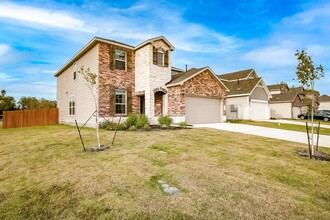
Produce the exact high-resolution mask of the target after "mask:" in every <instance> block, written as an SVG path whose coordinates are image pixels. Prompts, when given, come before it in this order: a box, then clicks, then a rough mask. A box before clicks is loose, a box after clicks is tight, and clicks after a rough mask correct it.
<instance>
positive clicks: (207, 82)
mask: <svg viewBox="0 0 330 220" xmlns="http://www.w3.org/2000/svg"><path fill="white" fill-rule="evenodd" d="M225 94H226V91H225V87H224V86H223V85H222V84H221V83H220V82H219V81H218V79H216V78H215V76H214V75H213V74H212V73H211V72H210V71H209V70H205V71H204V72H203V73H200V74H198V75H197V76H195V77H193V78H191V79H189V80H188V81H186V82H185V83H184V84H183V85H182V86H180V85H179V86H173V87H169V88H168V113H169V115H170V116H184V115H185V95H196V96H205V97H214V98H221V99H223V98H224V97H225Z"/></svg>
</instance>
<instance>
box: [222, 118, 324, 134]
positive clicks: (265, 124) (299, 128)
mask: <svg viewBox="0 0 330 220" xmlns="http://www.w3.org/2000/svg"><path fill="white" fill-rule="evenodd" d="M228 122H230V123H238V124H247V125H255V126H261V127H267V128H278V129H284V130H290V131H300V132H305V133H306V126H304V125H295V124H287V123H278V122H265V121H251V120H237V121H234V120H228ZM309 129H310V130H309V131H311V129H312V128H311V126H309ZM314 133H315V134H316V126H315V127H314ZM320 134H323V135H330V129H329V128H322V127H320Z"/></svg>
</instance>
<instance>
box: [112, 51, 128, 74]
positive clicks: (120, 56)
mask: <svg viewBox="0 0 330 220" xmlns="http://www.w3.org/2000/svg"><path fill="white" fill-rule="evenodd" d="M115 62H116V69H117V70H126V52H125V51H123V50H118V49H116V50H115Z"/></svg>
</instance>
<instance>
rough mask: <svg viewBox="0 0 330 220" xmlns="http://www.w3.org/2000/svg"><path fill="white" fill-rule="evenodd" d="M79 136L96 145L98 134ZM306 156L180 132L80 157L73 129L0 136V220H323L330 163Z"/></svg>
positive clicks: (133, 139)
mask: <svg viewBox="0 0 330 220" xmlns="http://www.w3.org/2000/svg"><path fill="white" fill-rule="evenodd" d="M112 135H113V132H112V131H102V132H101V137H102V140H103V143H107V144H109V143H110V142H111V138H112ZM83 136H84V137H85V138H86V142H87V143H86V144H87V145H88V146H92V145H94V144H95V143H96V140H95V135H94V130H93V129H86V130H84V131H83ZM302 147H305V146H302V145H301V144H296V143H292V142H285V141H280V140H275V139H267V138H262V137H255V136H249V135H243V134H240V135H237V133H229V132H224V131H216V130H212V129H184V130H174V131H171V130H165V131H155V132H127V131H120V132H118V134H117V140H116V143H115V145H114V146H113V148H112V149H110V150H107V151H104V152H97V153H83V152H82V147H81V145H80V141H79V139H78V136H77V132H76V130H75V128H73V127H69V126H63V125H58V126H44V127H31V128H19V129H7V130H3V129H0V155H1V158H0V219H38V218H39V219H48V218H57V219H62V218H66V219H68V218H69V219H81V218H83V219H93V218H100V219H112V218H119V219H228V218H230V219H232V218H237V219H238V218H244V219H265V218H266V219H274V218H275V219H276V218H279V219H283V218H288V219H306V218H307V219H327V218H328V216H329V215H330V208H329V207H330V199H329V198H330V187H329V186H330V185H329V173H330V163H329V162H324V161H315V160H309V159H307V158H302V157H299V156H297V154H296V151H297V150H298V149H301V148H302ZM323 151H325V152H327V153H330V151H329V150H328V149H324V150H323ZM159 179H162V180H164V181H166V182H167V183H169V184H170V185H174V186H176V187H178V188H179V189H180V190H181V191H182V192H183V193H181V194H180V195H179V196H172V197H171V196H168V195H166V194H165V193H164V192H162V190H161V187H160V186H159V184H158V183H157V181H158V180H159Z"/></svg>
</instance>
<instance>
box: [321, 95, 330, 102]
mask: <svg viewBox="0 0 330 220" xmlns="http://www.w3.org/2000/svg"><path fill="white" fill-rule="evenodd" d="M319 102H330V96H328V95H321V96H320V97H319Z"/></svg>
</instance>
